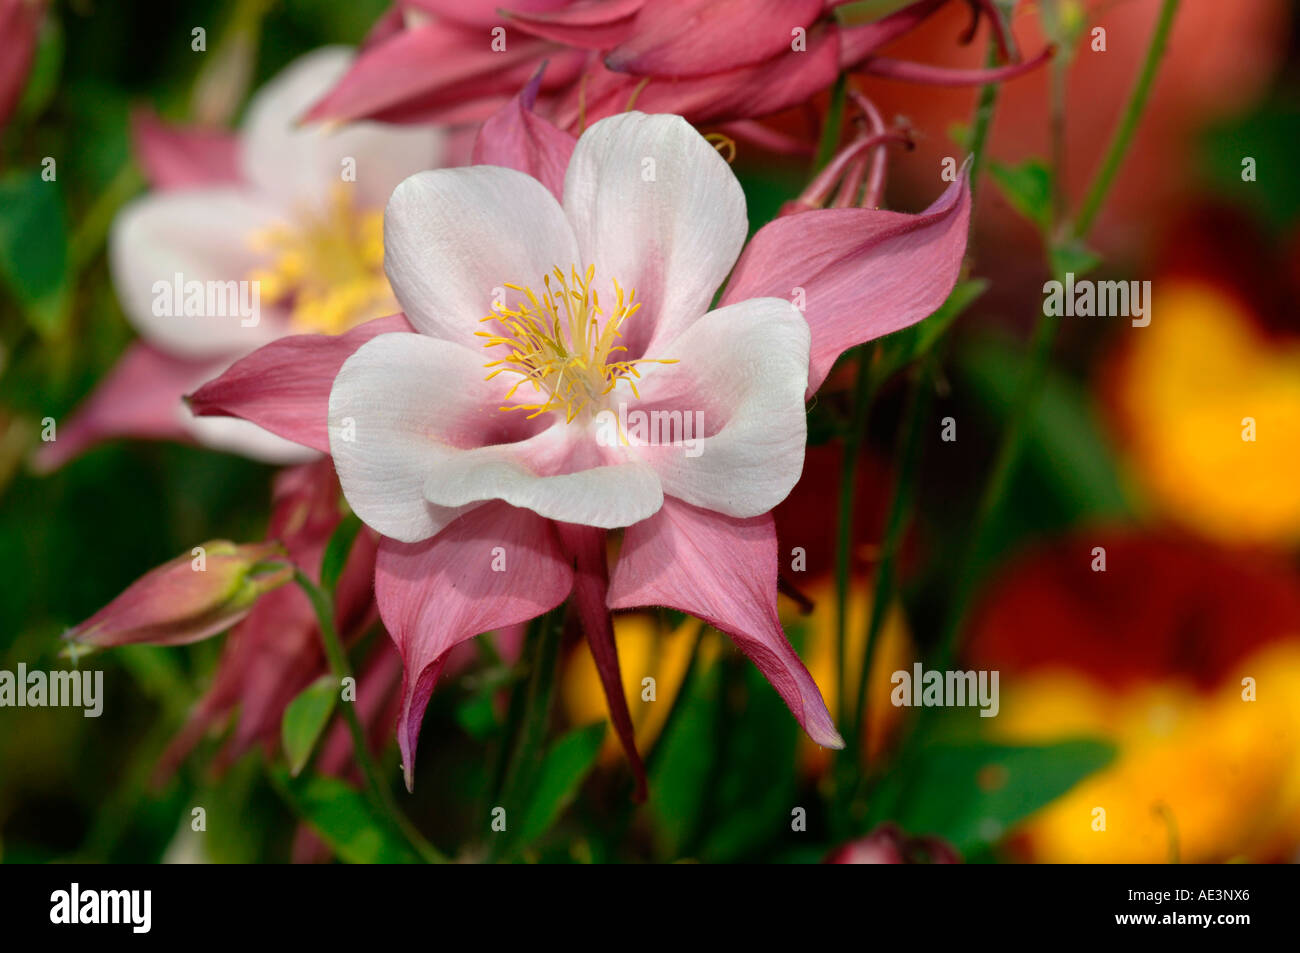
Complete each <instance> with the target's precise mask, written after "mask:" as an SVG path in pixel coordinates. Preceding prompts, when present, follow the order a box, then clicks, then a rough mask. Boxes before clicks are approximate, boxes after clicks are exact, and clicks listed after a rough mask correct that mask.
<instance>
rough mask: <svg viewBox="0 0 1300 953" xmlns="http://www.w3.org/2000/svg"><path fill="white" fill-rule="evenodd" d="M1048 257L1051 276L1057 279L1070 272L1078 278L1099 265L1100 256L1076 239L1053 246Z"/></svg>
mask: <svg viewBox="0 0 1300 953" xmlns="http://www.w3.org/2000/svg"><path fill="white" fill-rule="evenodd" d="M1049 255H1050V260H1051V264H1052V274H1053V275H1056V276H1057V277H1058V278H1063V277H1064V276H1065V275H1066V274H1068V273H1071V272H1072V273H1073V274H1074V276H1075V277H1076V278H1080V277H1082V276H1083V275H1086V274H1087V273H1088V272H1090V271H1092V270H1093V269H1094V268H1096V267H1097V266H1098V265H1099V264H1101V256H1100V255H1098V254H1097V253H1096V252H1095V251H1093V250H1092V249H1091V248H1089V247H1088V246H1087V245H1085V244H1084V243H1083V242H1082V241H1080V240H1079V239H1077V238H1072V239H1070V240H1069V241H1067V242H1064V243H1062V244H1059V245H1053V246H1052V249H1051V251H1050V252H1049Z"/></svg>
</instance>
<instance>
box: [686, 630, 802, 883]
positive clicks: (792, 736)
mask: <svg viewBox="0 0 1300 953" xmlns="http://www.w3.org/2000/svg"><path fill="white" fill-rule="evenodd" d="M794 634H795V633H794V632H793V631H792V632H791V633H790V635H791V636H793V635H794ZM727 674H728V679H727V684H726V687H725V688H724V691H723V694H722V698H723V699H724V700H725V701H726V702H727V707H728V709H729V710H728V711H727V730H726V733H725V736H724V738H725V740H724V743H723V744H722V745H721V746H719V748H718V749H717V754H716V760H717V765H716V767H714V768H713V771H714V776H713V777H712V779H711V781H710V783H709V784H708V785H707V788H708V795H707V796H708V815H707V818H706V821H705V824H704V835H705V836H704V837H703V838H702V843H701V844H700V847H699V856H700V859H701V860H702V861H704V862H706V863H731V862H735V861H740V860H745V859H753V858H755V857H757V856H760V855H762V853H763V850H764V848H766V847H767V846H768V845H770V844H772V843H773V842H774V841H778V840H779V839H780V838H781V837H782V836H783V835H786V834H788V833H789V832H790V818H791V813H790V812H791V809H792V808H794V807H795V806H796V805H798V803H799V801H798V798H797V795H796V787H795V785H796V772H795V770H794V766H795V764H796V756H795V752H796V748H797V745H798V742H799V725H798V723H797V722H796V721H795V720H794V719H793V718H791V717H790V711H789V709H788V708H786V707H785V703H784V702H782V701H781V696H780V695H778V694H777V693H776V691H775V690H774V689H773V688H772V686H771V685H770V684H768V682H767V680H766V679H765V678H764V677H763V674H762V672H760V671H759V670H758V668H757V667H755V666H753V665H749V664H746V663H744V662H743V661H740V660H738V659H734V658H733V659H732V664H731V665H730V669H729V671H728V672H727Z"/></svg>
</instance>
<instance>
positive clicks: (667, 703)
mask: <svg viewBox="0 0 1300 953" xmlns="http://www.w3.org/2000/svg"><path fill="white" fill-rule="evenodd" d="M807 595H808V596H809V597H810V598H811V599H813V601H814V604H815V607H814V609H813V611H812V612H811V613H810V614H808V615H806V616H804V615H800V614H799V612H798V611H797V609H796V608H795V606H794V605H793V603H788V602H787V601H786V600H785V599H782V600H781V604H780V608H781V618H782V622H783V623H784V625H785V627H786V631H787V632H789V633H790V634H791V635H792V636H794V638H795V642H796V645H797V646H798V648H799V654H800V657H801V658H802V659H803V661H804V664H805V665H807V666H808V671H809V672H810V673H811V674H812V677H813V679H814V680H815V681H816V682H817V685H818V686H819V687H820V688H821V690H822V695H823V697H824V698H825V700H826V704H827V707H828V708H830V710H831V711H836V710H837V707H836V706H837V702H838V698H839V692H838V685H837V681H836V677H835V608H834V606H835V590H834V586H833V585H832V584H831V583H830V582H829V581H818V582H817V583H815V584H814V585H813V587H812V588H810V589H809V590H808V592H807ZM870 607H871V585H870V580H861V581H859V582H858V583H857V584H855V585H854V586H853V587H852V589H851V590H850V593H849V616H848V628H849V646H848V648H849V652H848V662H849V676H850V690H851V691H852V692H853V693H856V692H857V677H858V672H859V670H860V669H861V666H862V657H863V650H864V647H865V645H866V629H867V620H868V613H869V611H870ZM697 639H698V640H700V647H699V652H698V661H699V664H703V665H708V664H712V662H713V661H715V660H716V659H717V658H719V657H720V656H721V654H722V653H723V652H724V651H727V650H729V647H728V646H727V645H726V644H725V643H724V642H723V641H722V640H721V639H719V638H718V635H717V633H716V632H715V631H714V630H712V629H709V628H707V627H706V626H705V625H704V623H703V622H701V621H700V620H698V619H694V618H688V619H687V620H686V621H684V622H682V623H681V624H680V625H679V626H677V628H675V629H673V630H672V631H668V629H667V628H666V626H665V624H663V623H662V622H661V621H660V620H659V618H658V617H656V616H654V615H650V614H647V613H630V614H617V615H615V616H614V640H615V642H616V643H617V644H618V657H619V668H620V670H621V672H622V677H623V692H624V694H625V695H626V696H627V700H628V708H629V709H630V711H631V715H632V724H633V727H634V729H635V732H636V743H637V748H638V749H639V750H640V751H641V752H642V754H645V753H647V752H648V751H649V750H650V748H651V747H652V746H653V745H654V743H655V741H656V740H657V739H658V737H659V733H660V732H661V731H662V730H663V726H664V723H665V722H666V721H667V719H668V715H669V713H670V712H671V711H672V708H673V705H674V703H675V702H676V699H677V695H678V693H679V692H680V691H681V688H682V682H683V681H684V679H685V678H686V673H687V669H688V668H689V666H690V661H691V653H692V651H693V650H694V647H695V643H696V640H697ZM911 663H912V652H911V641H910V639H909V638H908V634H907V627H906V624H905V623H904V621H903V615H902V613H901V612H900V611H899V610H898V609H897V608H895V609H894V610H893V611H892V612H890V613H889V614H888V615H887V616H886V618H885V624H884V626H883V628H882V630H881V634H880V644H879V645H878V646H877V649H876V657H875V662H874V665H873V667H872V676H871V683H870V686H869V689H868V718H867V742H866V748H867V751H868V753H869V756H870V757H872V758H874V757H876V756H878V755H879V754H880V753H881V752H882V751H883V750H884V748H885V745H886V743H887V741H888V740H889V738H890V737H892V734H893V731H894V729H895V728H896V727H897V725H898V723H899V717H900V716H899V709H897V708H895V707H894V706H893V705H891V704H890V701H889V692H890V687H891V686H890V681H889V679H890V675H891V674H892V673H893V672H895V671H897V670H898V669H900V668H905V667H907V666H909V665H911ZM647 678H653V679H654V685H653V688H654V698H653V700H649V699H648V690H647V685H646V683H645V679H647ZM560 697H561V700H562V702H563V706H564V712H565V717H566V718H567V720H568V721H569V723H570V724H574V725H583V724H588V723H590V722H593V721H598V720H600V719H608V717H609V715H608V710H607V708H606V704H605V695H604V692H603V691H602V690H601V686H600V678H599V676H598V675H597V673H596V665H595V662H593V661H592V658H591V651H590V649H589V648H588V647H587V643H586V642H582V643H579V644H578V645H576V646H575V647H574V649H573V652H572V654H571V655H570V656H569V658H568V660H567V662H566V663H565V667H564V673H563V676H562V681H561V683H560ZM619 752H620V749H619V745H618V740H617V738H616V737H615V735H614V730H613V727H612V726H611V727H610V729H609V731H608V734H607V735H606V738H605V745H604V747H603V748H602V750H601V760H602V761H604V762H612V761H616V760H618V759H619V758H620V757H621V754H620V753H619ZM831 756H832V753H831V752H830V751H829V750H828V749H826V748H822V747H821V746H820V745H818V744H816V743H815V742H814V741H812V740H811V739H809V738H807V737H806V736H801V737H800V742H799V764H800V765H801V767H802V768H803V770H804V771H805V773H808V774H820V773H821V772H822V771H824V770H825V769H826V767H827V766H828V765H829V764H830V759H831Z"/></svg>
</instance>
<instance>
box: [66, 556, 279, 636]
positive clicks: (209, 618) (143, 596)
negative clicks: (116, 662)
mask: <svg viewBox="0 0 1300 953" xmlns="http://www.w3.org/2000/svg"><path fill="white" fill-rule="evenodd" d="M292 578H293V566H292V564H291V563H289V562H288V560H287V559H286V558H284V550H283V548H282V547H281V546H280V544H279V543H274V542H268V543H249V544H243V545H237V544H235V543H232V542H229V541H227V540H213V541H211V542H208V543H204V544H203V545H202V546H196V547H194V549H193V550H191V551H190V553H189V554H186V555H183V556H178V557H176V558H175V559H173V560H172V561H171V562H168V563H164V564H163V565H161V566H159V567H158V568H157V569H154V570H151V571H150V572H148V573H146V574H145V575H144V576H142V577H140V579H138V580H136V581H135V582H134V583H132V584H131V585H130V586H128V587H127V589H126V591H125V592H123V593H122V594H121V595H120V596H118V597H117V598H116V599H114V600H113V601H112V602H110V603H109V604H108V605H106V606H105V607H104V608H102V609H100V610H99V611H98V612H96V613H95V614H94V615H93V616H91V617H90V618H89V619H87V620H86V621H85V622H83V623H81V625H78V626H76V627H74V628H72V629H70V630H69V631H68V632H66V633H65V634H64V638H65V639H69V640H71V641H74V642H79V643H81V644H83V645H93V646H96V647H98V648H108V647H111V646H116V645H129V644H132V643H136V642H148V643H152V644H154V645H182V644H184V643H186V642H197V641H198V640H199V639H204V638H207V637H208V636H210V635H216V634H217V633H218V632H221V631H223V630H225V629H227V628H229V627H230V626H232V625H234V624H235V623H236V622H238V621H240V620H241V619H242V618H244V616H246V615H248V613H249V611H250V610H251V609H252V608H253V604H254V603H255V602H256V601H257V599H258V597H259V596H261V595H262V594H263V593H266V592H269V591H270V590H272V589H275V588H277V587H279V586H282V585H284V584H285V583H286V582H289V581H290V580H291V579H292Z"/></svg>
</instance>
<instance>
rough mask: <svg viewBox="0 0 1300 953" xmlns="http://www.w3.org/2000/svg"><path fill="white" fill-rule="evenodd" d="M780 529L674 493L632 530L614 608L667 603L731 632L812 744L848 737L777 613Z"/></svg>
mask: <svg viewBox="0 0 1300 953" xmlns="http://www.w3.org/2000/svg"><path fill="white" fill-rule="evenodd" d="M776 587H777V548H776V529H775V526H774V524H773V522H772V517H771V515H770V514H768V515H765V516H758V517H754V518H753V519H746V520H740V519H734V518H732V517H729V516H722V515H719V514H717V513H712V512H710V511H708V510H703V509H699V508H697V507H694V506H691V505H690V504H688V503H682V502H681V501H679V500H675V499H672V498H668V499H665V500H664V505H663V508H662V509H661V510H660V511H659V512H658V513H656V514H655V515H654V516H652V517H651V518H650V519H648V520H645V521H644V522H641V523H637V524H636V525H635V526H631V527H628V529H627V530H626V532H625V533H624V536H623V550H622V552H621V553H620V555H619V559H618V563H617V564H616V565H615V566H614V576H613V580H612V581H611V583H610V588H609V605H610V608H611V609H632V608H640V607H642V606H667V607H669V608H672V609H677V610H679V611H681V612H686V613H689V614H690V615H694V616H697V617H699V618H701V619H703V620H705V621H706V622H708V623H709V624H710V625H712V626H714V627H715V628H717V629H721V630H722V631H723V632H726V633H727V634H728V635H730V636H731V638H732V640H733V641H734V642H735V643H736V645H737V646H738V647H739V648H740V650H741V651H742V652H744V653H745V654H746V655H748V656H749V658H750V659H751V660H752V661H753V662H754V664H755V665H757V666H758V667H759V669H760V670H761V671H762V672H763V674H764V676H766V677H767V680H768V681H769V682H771V683H772V687H773V688H775V689H776V691H777V694H779V695H780V696H781V698H782V700H783V701H784V702H785V703H786V705H788V706H789V708H790V711H791V713H792V714H793V715H794V717H795V719H796V720H798V722H799V724H800V725H802V726H803V729H804V731H806V732H807V733H808V736H809V737H810V738H812V740H813V741H815V742H817V743H818V744H820V745H824V746H825V747H828V748H842V747H844V741H843V739H842V738H840V735H839V732H837V731H836V730H835V725H834V723H833V722H832V721H831V716H830V712H828V711H827V710H826V703H825V702H824V701H823V700H822V696H821V692H820V691H819V690H818V688H817V685H816V683H814V682H813V679H812V676H811V675H809V674H808V670H807V669H806V668H805V667H804V664H803V662H801V661H800V660H799V656H798V655H797V654H795V651H794V649H793V648H791V647H790V643H789V642H788V641H786V637H785V632H784V630H783V629H782V628H781V621H780V619H779V618H778V617H777V612H776V591H777V589H776Z"/></svg>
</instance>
